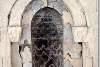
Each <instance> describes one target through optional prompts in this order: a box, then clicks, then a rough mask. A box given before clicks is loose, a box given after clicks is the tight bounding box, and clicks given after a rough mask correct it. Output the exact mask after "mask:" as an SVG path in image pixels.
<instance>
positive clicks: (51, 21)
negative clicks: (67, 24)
mask: <svg viewBox="0 0 100 67" xmlns="http://www.w3.org/2000/svg"><path fill="white" fill-rule="evenodd" d="M31 22H32V23H31V41H32V67H63V65H64V64H63V22H62V16H61V15H60V14H59V13H58V12H57V11H56V10H55V9H53V8H49V7H45V8H43V9H40V10H39V11H38V12H37V13H36V14H35V15H34V17H33V19H32V21H31Z"/></svg>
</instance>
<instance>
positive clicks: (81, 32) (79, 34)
mask: <svg viewBox="0 0 100 67" xmlns="http://www.w3.org/2000/svg"><path fill="white" fill-rule="evenodd" d="M72 32H73V36H74V41H75V42H85V40H86V39H87V34H88V29H87V27H72Z"/></svg>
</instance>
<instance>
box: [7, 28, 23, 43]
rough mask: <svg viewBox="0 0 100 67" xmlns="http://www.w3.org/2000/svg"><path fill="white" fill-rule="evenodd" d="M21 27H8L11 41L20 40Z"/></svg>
mask: <svg viewBox="0 0 100 67" xmlns="http://www.w3.org/2000/svg"><path fill="white" fill-rule="evenodd" d="M21 32H22V29H21V27H8V34H9V38H10V41H11V42H19V40H20V37H21Z"/></svg>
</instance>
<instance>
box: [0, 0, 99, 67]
mask: <svg viewBox="0 0 100 67" xmlns="http://www.w3.org/2000/svg"><path fill="white" fill-rule="evenodd" d="M97 5H98V0H73V1H71V0H0V51H1V52H0V67H21V66H22V65H21V64H22V60H21V57H20V54H19V46H20V45H19V44H23V39H25V38H28V39H29V44H30V43H31V41H30V36H27V35H30V33H27V34H22V32H30V30H29V27H30V22H31V20H32V17H33V16H34V14H35V13H36V12H37V11H38V10H40V9H41V8H44V7H51V8H54V9H55V10H57V11H58V12H59V13H60V14H61V15H62V18H63V24H64V44H63V46H64V67H98V7H97ZM25 27H26V28H25ZM24 53H25V54H24V55H25V56H24V58H25V57H29V58H28V59H29V60H30V59H31V58H30V52H29V51H28V52H27V48H26V51H24ZM27 53H28V55H27ZM12 61H13V62H12ZM30 62H31V61H30ZM27 65H28V64H26V67H27ZM30 67H31V66H30Z"/></svg>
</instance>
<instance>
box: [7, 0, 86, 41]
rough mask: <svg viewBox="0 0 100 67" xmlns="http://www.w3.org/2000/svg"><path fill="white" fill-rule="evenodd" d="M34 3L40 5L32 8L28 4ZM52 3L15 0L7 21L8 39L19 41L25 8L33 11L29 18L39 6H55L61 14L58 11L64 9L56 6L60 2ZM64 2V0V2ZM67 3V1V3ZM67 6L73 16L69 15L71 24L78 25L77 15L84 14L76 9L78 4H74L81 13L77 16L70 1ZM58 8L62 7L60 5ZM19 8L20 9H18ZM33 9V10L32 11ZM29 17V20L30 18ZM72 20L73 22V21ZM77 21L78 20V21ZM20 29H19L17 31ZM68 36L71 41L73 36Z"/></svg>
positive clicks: (37, 0)
mask: <svg viewBox="0 0 100 67" xmlns="http://www.w3.org/2000/svg"><path fill="white" fill-rule="evenodd" d="M59 1H60V0H59ZM22 2H25V3H24V4H22ZM35 3H37V6H38V5H40V4H41V5H40V6H38V9H36V10H35V9H33V8H35V7H33V8H32V6H30V4H31V5H32V4H34V5H35ZM52 3H53V5H47V4H44V2H43V1H41V3H40V1H39V0H35V1H31V0H28V1H27V0H19V1H18V2H16V4H15V6H14V8H13V9H12V11H11V17H10V22H9V28H8V31H9V33H10V35H9V36H10V40H11V42H19V41H20V38H21V35H22V33H21V32H22V24H23V23H22V19H23V17H24V14H25V13H27V12H28V11H27V10H30V11H33V13H31V16H30V18H31V19H32V16H33V15H34V14H35V13H36V12H37V11H38V10H39V9H40V8H44V7H47V6H48V7H51V8H55V9H56V10H57V11H58V12H59V13H60V14H61V15H63V14H62V13H61V12H60V11H64V9H61V10H59V7H60V6H57V3H58V4H60V3H61V1H60V2H57V3H56V6H54V4H55V2H52ZM65 3H66V2H65ZM67 4H68V3H67ZM73 4H74V5H75V4H77V3H76V2H75V1H74V2H73ZM19 6H22V7H19ZM29 6H30V8H29V9H28V8H27V7H29ZM68 6H69V8H70V9H68V10H69V11H71V14H72V15H73V18H72V17H71V20H72V21H71V22H72V23H71V26H78V24H77V22H76V19H77V18H78V17H79V18H83V19H84V17H83V16H84V14H82V13H81V11H78V10H80V9H79V8H80V7H79V6H76V7H77V8H78V9H77V11H78V12H79V13H81V15H80V14H78V17H77V18H75V15H76V14H75V13H76V12H77V11H76V12H75V11H74V10H75V9H74V10H73V8H72V3H70V4H68ZM60 8H63V7H60ZM65 8H66V9H67V7H66V6H65ZM19 10H20V11H19ZM34 10H35V11H34ZM16 11H18V12H17V13H16ZM65 12H67V13H68V11H67V10H65ZM69 15H70V13H69ZM15 16H16V17H15ZM80 16H82V17H80ZM31 19H30V20H31ZM79 21H81V20H80V19H79ZM73 22H74V23H73ZM81 22H82V23H83V24H82V26H84V25H86V23H85V22H83V21H81ZM68 23H70V22H68ZM68 23H67V22H65V24H64V25H65V27H67V26H66V25H67V24H68ZM78 23H79V22H78ZM79 26H81V25H79ZM69 28H70V25H69ZM19 30H20V31H19ZM15 31H18V33H13V34H12V33H11V32H15ZM69 33H70V32H69ZM15 35H17V37H16V36H15ZM71 35H72V33H71ZM68 38H71V41H72V39H73V37H68ZM68 38H67V39H68Z"/></svg>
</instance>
